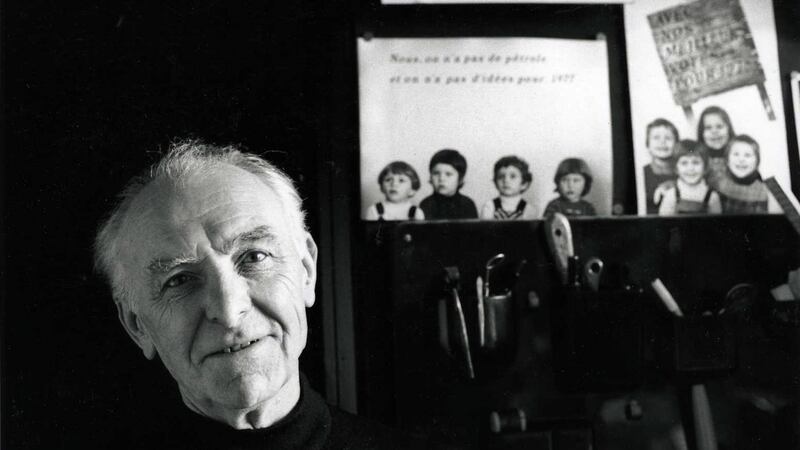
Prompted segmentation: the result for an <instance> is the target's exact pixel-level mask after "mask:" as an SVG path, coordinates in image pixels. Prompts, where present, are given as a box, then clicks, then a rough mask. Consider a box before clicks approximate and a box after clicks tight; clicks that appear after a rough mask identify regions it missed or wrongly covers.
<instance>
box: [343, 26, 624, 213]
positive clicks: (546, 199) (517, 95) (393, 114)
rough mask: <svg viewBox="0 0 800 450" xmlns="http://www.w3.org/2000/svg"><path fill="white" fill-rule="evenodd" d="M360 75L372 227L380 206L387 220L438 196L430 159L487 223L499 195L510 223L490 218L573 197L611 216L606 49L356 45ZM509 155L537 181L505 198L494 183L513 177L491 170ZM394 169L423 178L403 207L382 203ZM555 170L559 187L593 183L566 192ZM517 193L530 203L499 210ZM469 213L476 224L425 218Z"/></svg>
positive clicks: (402, 41) (480, 43)
mask: <svg viewBox="0 0 800 450" xmlns="http://www.w3.org/2000/svg"><path fill="white" fill-rule="evenodd" d="M358 67H359V100H360V121H361V123H360V132H361V135H360V136H361V150H360V161H361V205H362V217H363V218H365V219H368V220H375V219H376V218H377V217H376V211H375V209H376V208H375V207H376V205H377V204H378V203H382V204H383V207H382V209H383V211H384V212H386V213H391V211H388V210H389V209H391V208H392V207H393V206H394V204H398V203H397V201H399V200H402V201H406V200H407V202H408V203H410V204H412V205H419V204H420V203H423V206H424V205H425V203H424V200H425V199H426V198H428V197H431V199H429V200H428V202H429V204H430V202H431V201H432V200H434V199H441V198H442V197H443V196H439V195H438V194H437V196H433V185H432V183H431V180H432V173H430V171H429V169H430V168H431V167H430V163H431V160H432V159H434V162H437V164H436V165H435V166H436V168H440V167H443V168H444V169H449V170H450V171H451V172H452V171H453V169H455V171H456V172H457V173H456V174H455V175H456V176H457V177H458V178H459V181H460V186H461V187H460V188H458V187H456V190H457V194H458V196H464V197H467V199H468V200H471V202H472V203H473V204H474V205H475V209H476V210H477V214H478V215H481V216H482V217H483V218H490V217H492V214H491V211H490V210H491V208H492V205H494V204H495V202H494V200H495V199H498V200H502V206H503V207H502V208H501V209H502V210H506V209H508V211H507V212H508V214H507V215H510V216H512V217H505V215H506V214H501V215H503V217H500V216H497V215H495V216H494V218H524V219H530V218H540V217H542V214H543V213H544V210H545V209H546V207H547V206H548V205H549V204H550V203H551V202H552V201H554V200H556V199H558V198H563V199H567V198H570V199H572V200H576V203H574V205H576V209H575V210H574V212H575V214H576V215H577V214H581V213H586V212H587V211H589V210H593V211H591V212H595V213H596V214H598V215H607V214H610V210H611V196H612V182H613V177H612V163H611V159H612V152H611V118H610V106H609V90H608V89H609V88H608V61H607V54H606V42H605V41H587V40H563V39H539V38H480V39H472V38H469V39H467V38H430V39H411V38H393V39H371V40H364V39H360V40H359V42H358ZM441 150H447V151H444V152H441ZM452 150H454V151H455V152H457V153H453V152H452ZM507 156H510V157H512V158H511V159H510V160H509V159H505V160H503V161H502V162H501V164H504V163H505V162H508V161H512V162H513V161H518V160H522V161H524V163H526V166H527V168H528V172H529V173H530V174H531V175H532V179H531V180H530V181H529V182H527V183H526V184H525V185H523V186H522V188H524V189H522V192H519V191H520V189H517V190H516V191H513V189H512V190H511V191H510V190H509V189H511V188H509V185H506V184H503V183H505V181H502V182H498V183H495V180H496V179H498V177H497V176H498V175H499V176H506V174H507V173H508V174H511V173H516V175H519V174H520V173H519V172H515V171H514V169H508V172H506V171H505V169H504V168H502V167H500V168H499V170H500V172H496V171H495V167H494V166H495V164H496V163H497V162H498V161H499V160H500V159H501V158H502V157H507ZM566 159H569V160H568V161H565V160H566ZM394 161H401V162H403V163H406V164H407V165H409V166H411V167H412V168H413V170H414V172H415V173H416V178H417V179H418V180H419V189H417V190H414V191H413V192H411V193H408V194H406V190H403V195H402V196H401V197H402V198H401V199H399V200H398V199H396V198H394V199H391V198H389V197H390V195H389V194H387V192H386V188H385V187H384V186H382V185H381V184H379V179H378V178H379V175H380V174H381V173H382V172H383V173H386V172H384V169H388V170H389V171H390V172H408V171H407V170H406V169H407V168H406V167H405V165H401V166H400V167H399V168H398V167H396V166H392V167H391V168H390V167H388V165H389V164H390V163H391V162H394ZM440 161H445V162H450V163H451V164H449V165H448V164H438V162H440ZM458 161H461V163H459V162H458ZM463 162H465V163H466V171H465V173H463V174H462V171H461V167H460V166H461V165H462V163H463ZM509 165H510V166H515V167H518V168H519V167H520V166H519V164H514V163H509ZM559 168H560V169H561V172H563V173H561V175H562V176H561V177H560V178H559V180H560V181H563V184H564V186H566V183H567V181H568V180H572V179H573V178H578V180H577V181H578V182H580V181H581V180H580V178H581V177H568V176H567V175H570V174H572V175H575V174H576V173H577V174H578V175H588V178H591V180H589V181H590V182H588V183H584V184H583V185H580V186H578V187H581V186H582V187H583V188H584V189H583V190H580V189H577V188H575V187H574V186H572V187H571V188H567V187H565V189H562V193H563V194H564V195H561V194H560V193H557V192H556V187H557V186H556V181H555V177H556V172H557V170H559ZM520 172H521V171H520ZM434 175H436V176H447V175H448V173H447V170H445V171H444V172H442V173H438V172H437V173H436V174H434ZM462 175H463V176H462ZM588 178H587V177H583V181H584V182H585V181H587V180H588ZM387 181H388V179H387ZM437 186H438V185H437ZM512 187H513V186H512ZM439 188H440V186H439V187H437V189H439ZM443 189H444V188H443ZM515 193H518V194H519V195H521V198H522V199H523V200H524V204H525V208H524V214H522V211H520V214H516V216H515V215H514V214H513V213H514V209H513V207H511V208H506V202H505V200H508V199H512V198H513V195H512V194H515ZM391 194H392V195H394V194H397V192H395V191H394V190H393V191H392V192H391ZM443 194H444V195H445V196H446V195H449V194H452V191H451V192H444V191H443ZM567 196H569V197H567ZM434 197H435V198H434ZM444 200H447V199H444ZM393 202H395V203H393ZM463 203H466V201H464V202H463ZM518 204H519V205H522V204H523V203H522V202H520V203H518ZM554 204H556V206H558V204H560V203H558V202H555V203H554ZM565 204H567V203H565ZM570 204H571V203H570ZM581 205H583V206H585V208H584V207H583V206H581ZM461 206H463V204H461V203H459V208H460V207H461ZM551 208H552V205H551ZM461 209H463V208H461ZM405 211H406V209H405V206H404V207H403V209H401V212H400V213H398V214H399V215H397V214H395V216H394V217H392V216H391V214H389V215H388V216H386V217H384V216H381V218H386V219H405V218H406V217H405V214H406V212H405ZM428 211H429V212H431V211H432V209H430V208H429V209H428ZM487 211H488V215H487ZM500 212H501V213H502V211H500ZM431 216H434V217H431ZM514 216H515V217H514ZM467 217H474V216H472V215H467V216H464V215H459V216H458V217H452V216H446V215H445V216H441V215H440V214H439V213H436V212H434V213H433V214H428V217H426V219H446V218H467ZM417 218H419V217H417Z"/></svg>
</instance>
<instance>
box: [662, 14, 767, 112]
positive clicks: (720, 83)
mask: <svg viewBox="0 0 800 450" xmlns="http://www.w3.org/2000/svg"><path fill="white" fill-rule="evenodd" d="M647 19H648V21H649V23H650V28H651V30H652V32H653V38H654V39H655V43H656V48H657V50H658V55H659V56H660V57H661V63H662V64H663V66H664V72H666V75H667V80H668V81H669V85H670V88H671V89H672V96H673V98H674V99H675V103H676V104H678V105H681V106H690V105H691V104H692V103H694V102H696V101H697V100H699V99H701V98H703V97H706V96H708V95H712V94H717V93H720V92H725V91H728V90H730V89H736V88H739V87H743V86H749V85H752V84H760V83H763V82H764V80H765V78H764V70H763V69H762V68H761V64H760V63H759V61H758V52H757V51H756V46H755V44H754V43H753V38H752V35H751V33H750V29H749V27H748V26H747V20H746V19H745V16H744V13H743V12H742V7H741V5H739V1H738V0H698V1H695V2H692V3H686V4H682V5H678V6H675V7H672V8H669V9H665V10H662V11H658V12H655V13H653V14H650V15H649V16H647Z"/></svg>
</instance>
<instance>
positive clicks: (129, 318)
mask: <svg viewBox="0 0 800 450" xmlns="http://www.w3.org/2000/svg"><path fill="white" fill-rule="evenodd" d="M114 303H116V305H117V314H118V316H119V321H120V323H122V327H123V328H125V331H127V332H128V336H130V337H131V339H133V342H135V343H136V345H138V346H139V348H140V349H142V353H144V357H145V358H147V359H153V358H155V356H156V347H155V345H154V344H153V340H152V339H151V338H150V334H149V333H148V332H147V330H145V329H144V327H143V326H142V321H141V319H139V316H138V315H137V314H136V312H134V311H133V310H132V309H131V307H130V304H129V303H128V302H127V301H125V300H120V299H114Z"/></svg>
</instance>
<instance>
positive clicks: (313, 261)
mask: <svg viewBox="0 0 800 450" xmlns="http://www.w3.org/2000/svg"><path fill="white" fill-rule="evenodd" d="M301 259H302V261H303V269H305V276H304V277H303V278H304V282H303V296H304V300H305V303H306V308H311V307H312V306H314V300H315V299H316V293H315V291H314V289H315V287H316V285H317V243H316V242H314V238H312V237H311V234H310V233H308V232H306V234H305V245H304V247H303V251H302V253H301Z"/></svg>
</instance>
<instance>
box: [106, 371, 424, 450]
mask: <svg viewBox="0 0 800 450" xmlns="http://www.w3.org/2000/svg"><path fill="white" fill-rule="evenodd" d="M300 380H301V381H300V391H301V393H300V399H299V401H298V402H297V405H296V406H295V407H294V408H293V409H292V411H291V412H290V413H289V415H288V416H286V417H285V418H284V419H282V420H281V421H279V422H278V423H276V424H274V425H272V426H270V427H268V428H262V429H256V430H236V429H234V428H231V427H229V426H228V425H226V424H224V423H221V422H217V421H214V420H211V419H208V418H206V417H203V416H200V415H198V414H196V413H194V412H192V411H190V410H189V409H188V408H187V407H186V406H185V405H183V404H182V403H181V404H180V405H177V406H178V407H172V408H169V409H167V410H161V411H158V412H154V414H143V415H142V421H139V422H136V423H128V424H122V425H124V429H122V430H120V433H118V434H117V436H116V438H115V442H114V443H113V444H112V445H111V446H110V447H109V448H115V449H170V450H173V449H193V450H195V449H215V450H234V449H235V450H247V449H304V450H317V449H319V450H321V449H384V448H389V449H391V448H397V449H405V448H408V449H411V448H425V447H426V443H425V442H424V441H416V440H414V439H413V438H411V437H410V436H407V435H405V434H402V433H400V432H397V431H395V430H393V429H391V428H389V427H387V426H385V425H382V424H380V423H378V422H374V421H372V420H369V419H365V418H362V417H357V416H354V415H352V414H349V413H346V412H344V411H341V410H339V409H337V408H334V407H332V406H329V405H328V404H326V403H325V401H324V400H323V399H322V397H321V396H320V395H319V394H318V393H317V392H315V391H314V390H313V389H311V387H310V386H309V384H308V381H307V380H306V379H305V377H304V376H302V375H301V377H300ZM173 406H176V405H173Z"/></svg>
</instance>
